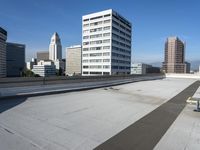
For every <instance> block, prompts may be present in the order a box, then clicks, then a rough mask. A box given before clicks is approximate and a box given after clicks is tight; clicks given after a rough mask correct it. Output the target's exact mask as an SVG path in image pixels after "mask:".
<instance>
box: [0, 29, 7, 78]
mask: <svg viewBox="0 0 200 150" xmlns="http://www.w3.org/2000/svg"><path fill="white" fill-rule="evenodd" d="M6 40H7V32H6V31H5V30H4V29H3V28H1V27H0V78H1V77H6Z"/></svg>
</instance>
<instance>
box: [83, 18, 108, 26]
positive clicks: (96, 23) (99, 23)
mask: <svg viewBox="0 0 200 150" xmlns="http://www.w3.org/2000/svg"><path fill="white" fill-rule="evenodd" d="M110 22H111V20H110V19H108V20H104V21H98V22H93V23H90V24H89V23H86V24H83V27H89V26H97V25H101V24H103V23H104V24H106V23H110Z"/></svg>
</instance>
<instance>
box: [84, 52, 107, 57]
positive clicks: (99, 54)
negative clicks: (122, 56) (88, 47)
mask: <svg viewBox="0 0 200 150" xmlns="http://www.w3.org/2000/svg"><path fill="white" fill-rule="evenodd" d="M98 56H110V52H104V53H91V54H83V57H98Z"/></svg>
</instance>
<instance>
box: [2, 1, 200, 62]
mask: <svg viewBox="0 0 200 150" xmlns="http://www.w3.org/2000/svg"><path fill="white" fill-rule="evenodd" d="M110 8H112V9H114V10H116V11H118V12H119V13H120V14H121V15H123V16H124V17H126V18H127V19H128V20H130V21H131V22H132V24H133V40H132V43H133V44H132V49H133V60H134V61H142V62H156V61H163V57H164V56H163V55H164V54H163V53H164V50H163V49H164V42H165V40H166V38H167V37H168V36H179V37H180V38H181V39H182V40H184V41H186V43H187V48H186V60H199V59H200V58H199V56H200V1H199V0H0V26H1V27H3V28H5V29H6V30H7V31H8V41H9V42H18V43H24V44H26V46H27V48H26V56H27V58H28V59H29V58H31V57H33V56H34V55H35V53H36V51H39V50H48V46H49V42H50V38H51V35H52V34H53V33H54V32H58V33H59V35H60V37H61V42H62V45H63V51H65V47H67V46H70V45H74V44H81V17H82V15H85V14H88V13H92V12H96V11H101V10H105V9H110ZM63 54H64V52H63Z"/></svg>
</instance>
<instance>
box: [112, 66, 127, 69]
mask: <svg viewBox="0 0 200 150" xmlns="http://www.w3.org/2000/svg"><path fill="white" fill-rule="evenodd" d="M112 69H130V67H125V66H112Z"/></svg>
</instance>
